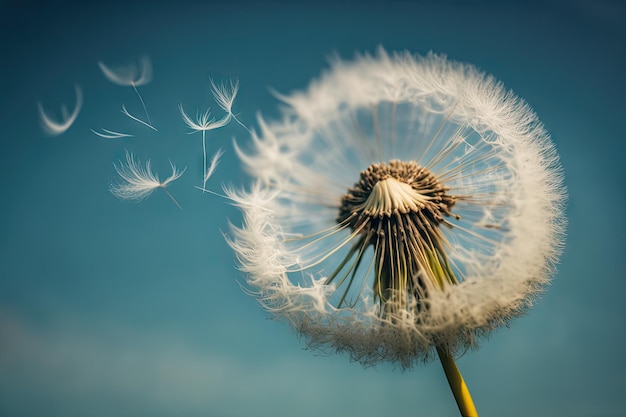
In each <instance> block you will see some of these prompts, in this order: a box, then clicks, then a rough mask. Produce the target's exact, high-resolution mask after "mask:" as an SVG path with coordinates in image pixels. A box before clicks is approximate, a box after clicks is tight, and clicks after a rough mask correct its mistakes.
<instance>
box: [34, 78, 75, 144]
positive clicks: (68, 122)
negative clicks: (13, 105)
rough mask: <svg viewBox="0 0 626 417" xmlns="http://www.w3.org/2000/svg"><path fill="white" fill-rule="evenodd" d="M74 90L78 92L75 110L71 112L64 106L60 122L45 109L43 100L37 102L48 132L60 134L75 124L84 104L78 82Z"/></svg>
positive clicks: (43, 124)
mask: <svg viewBox="0 0 626 417" xmlns="http://www.w3.org/2000/svg"><path fill="white" fill-rule="evenodd" d="M74 90H75V92H76V105H75V106H74V110H72V112H71V113H70V112H68V110H67V107H65V106H62V107H61V115H62V120H61V121H60V122H57V121H54V120H52V119H51V118H50V116H48V115H47V114H46V112H45V111H44V109H43V106H42V105H41V102H38V103H37V107H38V109H39V119H40V120H41V125H42V126H43V128H44V130H45V131H46V133H48V134H50V135H60V134H61V133H64V132H65V131H66V130H67V129H69V128H70V127H71V126H72V125H73V124H74V121H75V120H76V118H77V117H78V113H80V110H81V108H82V106H83V92H82V91H81V89H80V86H79V85H78V84H76V85H75V86H74Z"/></svg>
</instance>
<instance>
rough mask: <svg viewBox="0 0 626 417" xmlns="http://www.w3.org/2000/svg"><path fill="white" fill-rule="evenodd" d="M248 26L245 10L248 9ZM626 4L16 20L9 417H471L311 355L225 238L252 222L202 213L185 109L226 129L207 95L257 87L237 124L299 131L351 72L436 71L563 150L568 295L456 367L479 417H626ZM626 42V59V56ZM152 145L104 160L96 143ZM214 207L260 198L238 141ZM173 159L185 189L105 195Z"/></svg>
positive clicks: (15, 8) (228, 143)
mask: <svg viewBox="0 0 626 417" xmlns="http://www.w3.org/2000/svg"><path fill="white" fill-rule="evenodd" d="M227 3H228V4H227ZM625 28H626V8H625V7H624V4H623V2H617V1H596V2H585V1H574V2H569V1H546V2H532V1H531V2H524V1H520V2H511V3H503V2H495V1H493V2H489V1H487V2H478V3H466V2H461V1H459V2H435V1H432V2H415V3H412V2H388V3H386V4H383V3H382V2H351V3H343V2H338V1H334V2H322V3H319V2H317V3H316V4H315V5H313V4H311V5H295V4H289V3H275V2H274V3H261V2H259V4H257V3H256V2H244V3H241V2H223V3H208V2H184V1H178V2H173V1H172V2H164V1H161V2H148V1H146V2H138V1H136V2H129V4H125V3H123V2H119V3H116V2H106V4H104V2H103V4H98V3H87V4H81V3H73V2H56V3H55V2H49V3H36V2H32V1H20V2H17V1H14V2H9V3H6V2H5V3H2V4H1V5H0V42H1V49H0V56H1V57H2V64H0V94H1V96H0V126H1V128H2V130H1V136H0V140H1V141H2V148H0V174H1V178H2V180H3V181H2V189H1V194H0V195H1V197H0V201H1V204H0V415H2V416H15V417H20V416H65V417H71V416H111V415H115V416H137V415H151V416H172V415H176V416H227V417H228V416H233V417H234V416H260V417H262V416H273V417H280V416H285V417H290V416H294V415H298V416H319V415H327V416H341V415H359V416H361V417H366V416H381V415H407V416H414V415H423V416H454V415H457V414H458V412H457V410H456V405H455V403H454V401H453V398H452V396H451V394H450V392H449V389H448V387H447V383H446V380H445V377H444V375H443V372H442V370H441V368H440V366H439V365H438V364H437V363H436V362H433V363H429V364H425V365H418V366H416V367H415V368H414V369H413V370H410V371H406V372H402V371H401V370H399V369H397V368H396V367H394V366H391V365H382V366H378V367H376V368H369V369H363V368H362V367H361V366H360V365H359V364H356V363H350V361H349V358H348V357H346V356H345V355H327V356H324V355H320V354H315V353H312V352H310V351H308V350H306V349H305V345H304V343H303V342H302V341H300V340H298V338H297V337H296V336H295V335H294V334H293V332H292V331H291V330H290V329H289V328H288V327H287V326H286V325H284V324H282V323H276V322H274V321H272V320H269V319H268V317H267V315H266V314H265V313H264V312H263V311H262V310H261V309H260V308H259V307H258V305H257V303H256V301H255V300H254V299H253V298H251V297H248V296H246V295H245V294H244V293H243V292H242V291H241V289H240V287H239V283H240V282H241V277H240V275H239V273H238V272H237V271H236V270H235V268H234V259H233V255H232V253H231V251H230V250H229V248H228V247H227V245H226V244H225V243H224V239H223V237H222V233H223V232H226V231H227V230H228V219H231V220H232V221H233V222H235V223H238V222H239V214H238V212H237V211H236V210H235V209H234V208H233V207H231V206H230V205H229V204H228V202H227V201H226V200H224V199H222V198H219V197H216V196H213V195H210V194H202V193H201V192H199V191H198V190H196V189H194V188H193V186H194V185H198V184H199V182H200V178H201V177H200V175H201V167H202V159H201V136H200V134H199V133H198V134H194V135H188V134H187V132H188V131H189V130H188V129H187V127H186V126H185V125H184V123H183V122H182V120H181V118H180V114H179V112H178V109H177V106H178V103H180V102H182V103H183V104H184V105H185V108H186V109H187V111H188V112H189V113H195V109H196V108H199V109H201V110H203V109H205V108H206V107H207V106H211V107H212V109H213V111H214V112H215V113H217V114H218V115H219V113H218V112H217V110H218V108H217V106H216V105H215V103H214V102H213V100H212V97H211V95H210V92H209V82H208V77H209V76H213V77H215V78H216V79H217V80H220V79H222V78H239V80H240V83H241V91H240V94H239V96H238V98H237V100H236V102H235V111H237V112H240V119H241V120H242V121H244V122H245V123H246V124H247V125H249V126H252V127H254V126H256V119H255V117H256V113H257V112H259V111H260V112H262V113H263V114H264V116H266V117H268V118H272V117H276V116H277V115H278V103H277V101H276V100H275V99H274V98H273V97H272V95H271V94H270V92H269V87H271V88H274V89H276V90H277V91H280V92H283V93H289V92H290V91H293V90H295V89H302V88H305V87H306V86H307V84H308V82H309V80H310V79H311V78H312V77H316V76H317V75H318V74H319V73H320V71H321V70H322V69H323V68H326V67H327V58H328V57H329V56H330V55H331V54H333V53H337V54H338V55H339V56H341V57H343V58H347V59H349V58H351V57H353V55H354V53H355V52H357V51H361V52H364V51H369V52H373V51H374V50H375V48H376V47H377V46H378V45H383V46H384V47H385V48H386V49H387V50H405V49H407V50H410V51H412V52H415V53H426V52H428V51H431V50H432V51H435V52H438V53H445V54H447V55H448V56H449V57H450V58H451V59H454V60H459V61H466V62H471V63H474V64H475V65H477V66H478V67H480V68H481V69H483V70H484V71H486V72H488V73H491V74H494V75H495V76H496V77H497V78H498V79H500V80H501V81H503V82H504V83H505V85H506V86H507V87H508V88H510V89H512V90H513V91H514V92H515V93H517V94H518V95H519V96H521V97H523V98H525V99H526V100H527V101H528V102H529V103H530V104H531V105H532V106H533V107H534V109H535V111H536V112H537V113H538V115H539V117H540V118H541V120H542V121H543V122H544V123H545V126H546V128H547V129H548V130H549V131H550V132H551V134H552V136H553V139H554V141H555V143H556V146H557V148H558V151H559V152H560V155H561V158H562V164H563V167H564V169H565V173H566V183H567V186H568V188H569V195H570V197H569V203H568V207H567V211H568V217H569V228H568V240H567V247H566V250H565V253H564V255H563V256H562V258H561V264H560V266H559V273H558V274H557V276H556V277H555V280H554V283H553V285H552V286H551V287H550V288H549V290H548V292H547V293H546V294H545V295H544V296H543V297H542V298H541V299H540V300H539V301H538V302H537V305H536V306H535V308H534V309H533V310H532V311H531V312H530V314H528V315H527V316H525V317H524V318H521V319H518V320H515V321H514V322H513V323H512V325H511V328H510V329H502V330H500V331H498V332H497V333H495V334H494V335H493V336H492V337H491V338H490V339H489V340H487V341H484V342H483V346H482V348H481V349H479V350H478V351H475V352H469V353H467V354H466V355H465V356H463V357H462V358H461V359H460V360H459V361H458V363H459V366H460V368H461V370H462V371H463V373H464V376H465V377H466V380H467V382H468V384H469V386H470V389H471V391H472V394H473V396H474V400H475V402H476V404H477V406H478V409H479V411H480V413H481V416H483V417H484V416H509V417H516V416H518V417H527V416H546V417H548V416H557V415H563V416H569V417H576V416H580V417H587V416H596V417H609V416H623V415H625V411H624V407H625V406H626V400H625V399H624V391H625V389H626V382H625V380H626V378H625V376H626V375H625V371H626V355H624V351H625V350H626V349H625V344H626V343H625V336H626V334H625V333H626V307H625V305H626V304H625V303H624V294H625V293H626V280H625V279H624V277H625V276H624V271H625V270H626V265H625V261H624V259H625V258H626V257H625V256H624V246H625V245H624V236H625V232H626V230H625V227H624V205H625V189H626V186H625V177H626V176H625V175H624V156H625V155H626V153H625V149H624V143H625V142H624V139H625V138H624V131H625V129H624V112H625V110H626V106H625V105H624V94H625V93H626V88H625V87H626V82H625V81H624V64H625V63H626V59H625V58H626V48H625V47H624V43H623V41H622V40H623V39H624V37H625V35H626V29H625ZM620 41H621V43H620ZM143 54H147V55H148V56H150V57H151V59H152V63H153V66H154V79H153V81H152V82H151V83H150V84H148V85H145V86H142V87H140V91H141V92H142V94H143V97H144V99H145V101H146V105H147V107H148V110H149V112H150V116H151V118H152V120H153V121H154V124H155V125H156V127H157V128H158V129H159V131H158V132H153V131H150V130H149V129H146V128H144V127H142V126H140V125H138V124H136V123H134V122H132V121H130V120H129V119H127V118H125V117H124V116H123V115H122V114H121V113H120V112H119V109H120V108H121V105H122V104H126V105H127V107H128V108H129V110H130V111H131V112H132V113H134V114H137V115H141V107H140V104H139V102H138V100H137V97H136V96H135V95H134V92H133V91H132V89H131V88H128V87H120V86H116V85H114V84H112V83H110V82H109V81H107V80H106V79H105V78H104V77H103V76H102V73H101V72H100V70H99V68H98V67H97V65H96V62H97V61H99V60H102V61H103V62H105V63H107V64H110V65H112V66H115V65H122V64H125V63H130V62H132V61H136V60H137V59H138V58H139V57H140V56H141V55H143ZM75 83H78V84H80V86H81V87H82V89H83V92H84V97H85V101H84V106H83V109H82V111H81V113H80V115H79V116H78V119H77V120H76V123H75V124H74V125H73V126H72V127H71V128H70V129H69V130H68V131H67V132H66V133H65V134H63V135H60V136H56V137H50V136H46V135H45V134H44V132H43V130H42V129H41V126H40V125H39V121H38V114H37V101H41V102H42V104H43V106H44V107H45V108H46V109H49V110H50V111H53V110H56V111H57V112H58V111H59V110H58V109H60V106H61V104H63V103H66V104H68V105H70V106H71V105H72V103H73V102H74V89H73V85H74V84H75ZM100 128H108V129H112V130H120V131H122V132H129V133H134V134H135V135H136V136H135V137H133V138H127V139H119V140H107V139H102V138H99V137H97V136H95V135H94V134H93V133H91V132H90V129H96V130H97V129H100ZM233 138H236V140H237V141H238V143H241V144H243V145H244V146H245V144H246V143H247V141H249V136H248V135H247V133H246V132H245V131H244V130H243V129H242V128H241V127H240V126H238V125H236V124H231V125H229V126H228V127H226V128H224V129H222V130H218V131H214V132H210V133H209V134H208V136H207V143H208V149H209V153H210V154H211V155H212V154H213V153H214V152H215V151H216V150H217V149H219V148H223V149H224V150H225V151H226V154H225V155H224V157H223V159H222V162H221V165H220V166H219V167H218V171H217V173H216V174H215V176H214V177H213V178H212V179H211V180H209V182H208V184H207V186H208V187H209V188H211V189H213V190H216V191H219V190H220V189H221V184H223V183H226V184H233V185H235V186H241V185H244V184H246V183H247V181H248V180H247V178H246V177H245V175H244V174H243V173H242V171H241V167H240V165H239V163H238V161H237V159H236V157H235V155H234V151H233V148H232V139H233ZM125 149H128V150H131V151H133V152H135V153H136V154H137V156H138V157H139V158H140V159H141V160H142V161H144V160H146V159H148V158H150V159H151V160H152V163H153V167H154V168H155V170H156V171H158V172H159V173H160V175H161V178H164V177H166V176H167V175H168V174H169V163H168V159H170V160H171V161H172V162H173V163H175V164H176V165H177V166H179V167H181V168H182V167H184V166H187V167H188V168H187V172H186V173H185V175H184V176H183V177H182V178H181V179H179V180H178V181H176V182H174V183H173V184H171V185H170V187H169V188H168V189H169V190H170V191H171V192H172V193H173V194H174V196H175V197H176V198H177V199H178V201H179V202H180V203H181V204H182V206H183V207H184V210H182V211H181V210H179V209H178V208H177V207H176V206H175V205H174V204H173V203H172V202H171V201H170V200H169V199H168V197H167V196H166V194H165V193H163V192H162V190H157V191H156V192H155V193H154V194H153V195H152V196H151V197H150V198H149V199H148V200H146V201H143V202H141V203H139V204H137V203H132V202H121V201H119V200H117V199H116V198H115V197H114V196H113V195H111V194H110V192H109V191H108V185H109V184H110V182H111V181H112V180H115V178H116V174H115V172H114V169H113V165H112V162H113V161H116V160H117V159H119V158H123V156H124V150H125Z"/></svg>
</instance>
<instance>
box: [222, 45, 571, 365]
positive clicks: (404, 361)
mask: <svg viewBox="0 0 626 417" xmlns="http://www.w3.org/2000/svg"><path fill="white" fill-rule="evenodd" d="M281 99H282V100H283V101H284V102H286V103H287V104H288V105H289V107H288V108H287V109H286V110H285V113H284V117H283V119H282V120H280V121H275V122H265V121H263V120H262V119H261V122H260V134H256V133H253V135H252V150H246V149H243V148H242V147H238V148H237V153H238V155H239V156H240V157H241V159H242V161H243V162H244V164H245V165H246V167H247V169H248V171H249V172H250V173H251V174H252V175H253V176H254V177H256V179H255V182H254V184H253V185H252V187H251V188H250V190H248V191H233V190H231V191H230V192H228V191H227V194H228V195H229V197H230V198H231V200H232V201H233V203H234V204H235V205H237V206H239V207H240V209H241V211H242V215H243V224H242V226H241V227H234V228H233V233H232V236H230V237H229V243H230V244H231V246H232V247H233V249H234V250H235V253H236V256H237V260H238V263H239V267H240V269H241V271H242V272H243V273H244V274H245V275H246V281H247V284H248V285H249V288H250V289H249V291H250V292H251V293H253V294H254V295H255V296H256V297H257V298H258V300H259V302H260V303H261V305H262V306H263V307H264V308H266V309H267V310H268V311H269V312H271V313H272V314H273V315H275V316H276V317H278V318H281V319H284V320H286V321H287V322H289V323H290V324H291V325H292V326H293V327H294V328H295V329H296V330H297V331H298V332H300V333H301V334H302V335H303V336H305V338H306V339H307V342H308V344H309V346H311V347H315V348H319V349H323V350H327V351H346V352H348V353H349V354H350V355H351V357H352V358H353V359H355V360H358V361H361V362H363V363H366V364H372V363H377V362H380V361H389V362H396V363H400V364H401V365H402V366H404V367H409V366H412V364H414V363H415V362H416V361H418V360H423V359H428V358H430V357H431V356H432V355H433V352H434V348H436V347H445V348H446V349H447V350H448V351H449V352H452V353H454V352H457V353H458V352H463V351H465V350H466V349H468V348H473V347H476V346H477V344H478V342H479V340H480V339H481V338H482V337H483V336H485V335H487V334H489V333H490V332H491V331H492V330H494V329H496V328H498V327H500V326H502V325H505V324H507V323H508V322H509V321H510V320H511V319H513V318H514V317H517V316H520V315H522V314H524V313H525V312H526V310H527V309H528V308H529V307H530V306H531V305H532V303H533V301H534V299H535V298H536V296H537V295H538V294H540V293H541V291H542V290H543V288H544V287H545V285H546V284H547V283H548V282H549V280H550V277H551V275H552V273H553V272H554V268H555V263H556V261H557V259H558V256H559V254H560V252H561V250H562V242H563V236H564V228H565V219H564V215H563V204H564V199H565V188H564V186H563V179H562V172H561V168H560V165H559V162H558V155H557V154H556V152H555V150H554V146H553V144H552V142H551V141H550V139H549V136H548V134H547V133H546V131H545V130H544V128H543V126H542V125H541V123H540V122H539V121H538V119H537V117H536V115H535V113H534V112H533V111H532V110H531V109H530V108H529V106H528V105H527V104H526V103H524V102H523V101H522V100H521V99H519V98H517V97H516V96H515V95H513V94H512V93H510V92H509V91H507V90H506V89H505V88H504V87H503V86H502V84H501V83H499V82H497V81H496V80H494V79H493V78H492V77H490V76H487V75H485V74H483V73H481V72H480V71H478V70H477V69H476V68H474V67H473V66H471V65H468V64H461V63H456V62H452V61H449V60H447V59H446V58H445V57H442V56H437V55H432V54H431V55H428V56H426V57H415V56H412V55H410V54H408V53H404V54H395V55H389V54H387V53H386V52H384V51H383V50H382V49H381V50H379V52H378V54H377V55H375V56H369V55H365V56H358V57H357V58H356V59H355V60H354V61H352V62H345V61H341V60H335V61H334V62H333V63H332V66H331V69H330V71H328V72H326V73H325V74H324V75H323V76H322V77H321V78H320V79H319V80H318V81H314V82H312V83H311V85H310V86H309V88H308V89H307V90H306V91H303V92H298V93H294V94H291V95H289V96H285V97H281Z"/></svg>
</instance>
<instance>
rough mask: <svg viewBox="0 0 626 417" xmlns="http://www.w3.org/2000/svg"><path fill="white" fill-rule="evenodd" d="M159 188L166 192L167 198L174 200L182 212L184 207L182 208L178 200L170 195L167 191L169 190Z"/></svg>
mask: <svg viewBox="0 0 626 417" xmlns="http://www.w3.org/2000/svg"><path fill="white" fill-rule="evenodd" d="M159 188H162V189H163V191H165V193H166V194H167V196H168V197H169V198H171V199H172V201H173V202H174V204H176V206H177V207H178V208H179V209H181V210H182V209H183V206H181V205H180V204H179V203H178V201H176V199H175V198H174V196H173V195H172V193H170V192H169V191H167V188H165V187H159Z"/></svg>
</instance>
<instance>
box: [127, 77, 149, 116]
mask: <svg viewBox="0 0 626 417" xmlns="http://www.w3.org/2000/svg"><path fill="white" fill-rule="evenodd" d="M131 85H132V87H133V90H135V93H137V97H139V100H140V101H141V105H142V106H143V111H144V112H146V117H147V118H148V123H149V124H150V125H152V121H151V120H150V115H148V109H147V108H146V103H144V101H143V97H141V94H139V90H137V85H136V84H135V83H134V82H133V83H132V84H131Z"/></svg>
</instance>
